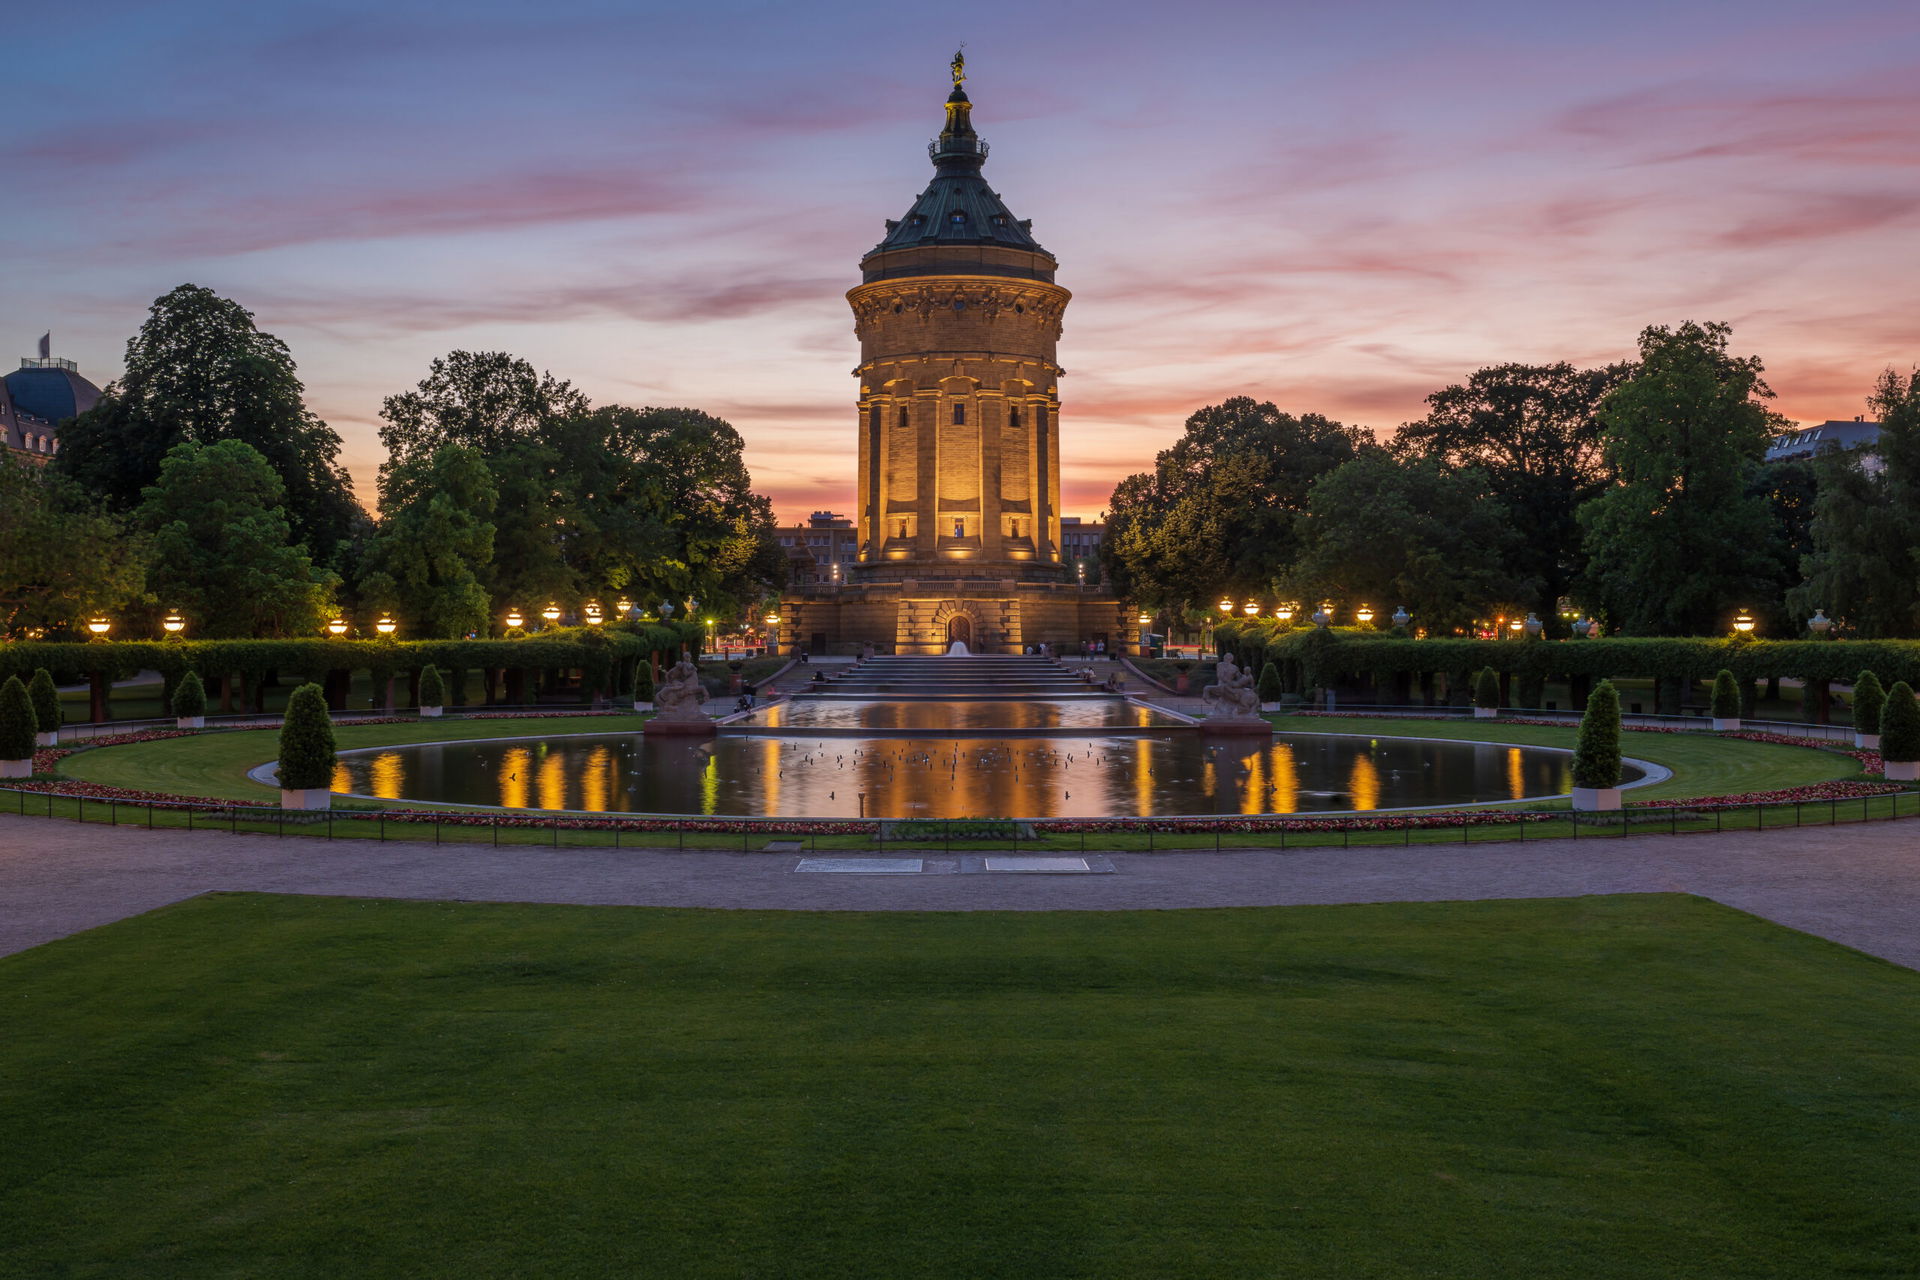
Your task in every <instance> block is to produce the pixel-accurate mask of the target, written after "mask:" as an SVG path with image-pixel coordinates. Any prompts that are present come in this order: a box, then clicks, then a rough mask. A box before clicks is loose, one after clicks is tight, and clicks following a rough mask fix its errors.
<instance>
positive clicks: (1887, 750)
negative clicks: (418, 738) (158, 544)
mask: <svg viewBox="0 0 1920 1280" xmlns="http://www.w3.org/2000/svg"><path fill="white" fill-rule="evenodd" d="M0 754H4V753H3V752H0ZM1880 758H1881V759H1882V760H1888V761H1894V762H1898V763H1901V764H1904V763H1906V762H1908V761H1911V760H1920V703H1916V702H1915V701H1914V697H1913V689H1912V687H1911V686H1909V685H1908V684H1907V682H1906V681H1905V680H1902V681H1900V682H1899V683H1897V684H1895V685H1894V686H1893V688H1891V689H1889V690H1887V705H1886V706H1885V707H1884V708H1882V709H1881V712H1880Z"/></svg>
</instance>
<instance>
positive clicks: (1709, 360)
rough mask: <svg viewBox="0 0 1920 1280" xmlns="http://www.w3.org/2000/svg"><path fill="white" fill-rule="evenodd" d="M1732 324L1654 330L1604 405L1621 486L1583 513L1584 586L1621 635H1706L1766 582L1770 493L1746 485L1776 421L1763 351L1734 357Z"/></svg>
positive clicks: (1769, 574) (1772, 564) (1773, 569)
mask: <svg viewBox="0 0 1920 1280" xmlns="http://www.w3.org/2000/svg"><path fill="white" fill-rule="evenodd" d="M1731 332H1732V331H1731V329H1729V328H1728V326H1726V325H1724V324H1706V325H1700V324H1695V323H1693V322H1691V321H1689V322H1687V323H1686V324H1683V325H1681V326H1680V327H1679V328H1678V329H1668V328H1665V327H1662V326H1656V327H1653V328H1649V329H1647V330H1646V331H1645V332H1643V333H1642V334H1641V335H1640V367H1639V369H1638V371H1637V372H1636V373H1635V374H1634V376H1633V377H1631V378H1629V379H1628V380H1627V381H1626V382H1623V383H1622V384H1620V385H1619V386H1618V387H1615V388H1614V389H1613V391H1612V392H1610V393H1609V394H1608V395H1607V398H1606V399H1605V401H1603V402H1602V404H1601V407H1600V421H1601V425H1602V428H1603V436H1602V439H1603V447H1604V449H1605V456H1606V461H1607V464H1608V466H1609V467H1610V469H1611V470H1612V471H1613V473H1614V474H1615V475H1616V476H1617V477H1618V479H1617V481H1616V483H1614V484H1613V485H1612V486H1611V487H1609V488H1608V489H1607V490H1606V491H1605V492H1603V493H1601V494H1600V495H1599V496H1598V497H1596V498H1594V499H1592V500H1591V501H1589V502H1587V503H1586V504H1585V505H1584V506H1582V507H1581V508H1580V510H1579V512H1578V518H1579V521H1580V524H1581V527H1582V528H1583V529H1584V530H1585V535H1586V536H1585V542H1584V546H1585V550H1586V554H1587V567H1586V570H1585V575H1584V579H1583V581H1584V590H1585V591H1586V592H1587V593H1588V594H1590V595H1592V596H1593V597H1596V598H1598V599H1599V600H1600V601H1601V602H1602V604H1603V605H1604V607H1605V608H1606V610H1607V612H1608V613H1609V614H1611V615H1612V617H1613V619H1614V621H1615V622H1616V623H1617V624H1618V625H1620V626H1622V627H1623V628H1624V629H1625V630H1626V631H1628V632H1631V633H1639V634H1651V635H1705V634H1709V633H1711V632H1713V631H1716V630H1718V629H1719V627H1718V623H1719V620H1720V618H1721V615H1722V614H1724V613H1725V612H1726V611H1727V610H1728V609H1731V608H1735V607H1737V606H1738V605H1739V604H1740V603H1741V602H1742V601H1743V600H1747V599H1751V598H1752V597H1754V596H1755V595H1757V594H1760V593H1761V592H1763V591H1764V590H1765V589H1766V586H1767V584H1768V583H1769V582H1770V581H1771V580H1773V579H1774V578H1775V577H1776V575H1777V574H1778V572H1779V564H1778V561H1777V560H1776V559H1775V558H1774V557H1773V555H1772V554H1771V553H1770V549H1769V548H1770V542H1771V539H1770V536H1769V535H1770V532H1771V530H1770V525H1769V519H1768V511H1767V503H1766V499H1765V498H1763V497H1761V496H1759V495H1756V494H1753V493H1750V492H1749V491H1748V479H1749V476H1750V474H1751V471H1752V469H1753V467H1754V466H1755V465H1757V464H1758V462H1759V461H1760V458H1761V455H1762V454H1763V453H1765V451H1766V447H1767V441H1768V439H1769V437H1770V434H1771V431H1772V428H1773V427H1774V426H1775V425H1776V424H1777V422H1778V419H1777V418H1776V417H1775V415H1773V414H1771V413H1770V412H1769V411H1768V409H1767V407H1766V405H1765V404H1764V401H1765V399H1766V398H1768V397H1770V396H1772V394H1773V392H1772V391H1771V390H1769V389H1768V387H1767V385H1766V383H1765V382H1763V381H1762V380H1761V378H1760V373H1761V364H1760V360H1759V358H1758V357H1754V356H1744V357H1741V356H1733V355H1729V354H1728V352H1727V340H1728V337H1729V336H1730V334H1731Z"/></svg>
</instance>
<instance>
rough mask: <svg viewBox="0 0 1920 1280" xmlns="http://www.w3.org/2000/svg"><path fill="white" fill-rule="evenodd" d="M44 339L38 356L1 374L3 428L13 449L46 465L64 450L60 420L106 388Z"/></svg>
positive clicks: (85, 407) (79, 410)
mask: <svg viewBox="0 0 1920 1280" xmlns="http://www.w3.org/2000/svg"><path fill="white" fill-rule="evenodd" d="M51 345H52V344H51V342H50V341H49V339H47V338H42V339H41V340H40V356H39V358H38V359H26V360H22V361H21V362H20V367H19V368H18V369H15V370H14V371H13V372H12V373H10V374H8V375H7V376H6V377H4V378H0V433H4V434H5V437H6V442H7V452H8V453H9V454H10V455H11V456H13V457H17V458H25V459H26V460H27V461H29V462H34V463H39V464H42V465H44V464H45V463H46V461H47V459H49V458H51V457H52V456H53V455H54V454H56V453H58V452H59V451H60V439H59V429H60V424H61V423H62V422H65V421H66V420H67V419H68V418H71V417H74V416H76V415H78V414H82V413H85V412H86V411H87V410H89V409H91V408H93V406H94V404H95V403H96V402H98V401H99V399H100V388H98V387H96V386H94V385H93V384H92V383H91V382H88V381H87V380H86V379H85V378H83V377H81V376H80V366H78V365H76V364H75V363H74V362H73V361H71V360H62V359H59V358H58V357H56V356H53V355H51V354H49V348H50V347H51Z"/></svg>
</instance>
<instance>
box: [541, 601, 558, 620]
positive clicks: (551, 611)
mask: <svg viewBox="0 0 1920 1280" xmlns="http://www.w3.org/2000/svg"><path fill="white" fill-rule="evenodd" d="M540 616H541V617H543V618H545V619H546V620H547V625H548V626H552V625H553V624H554V623H556V622H558V621H560V605H559V603H558V602H557V601H548V602H547V607H546V608H544V609H542V610H541V611H540Z"/></svg>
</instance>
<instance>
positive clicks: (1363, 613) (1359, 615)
mask: <svg viewBox="0 0 1920 1280" xmlns="http://www.w3.org/2000/svg"><path fill="white" fill-rule="evenodd" d="M1353 620H1354V621H1355V622H1358V623H1359V624H1360V625H1361V626H1363V627H1364V626H1366V625H1367V624H1368V623H1369V622H1372V621H1373V606H1372V605H1370V604H1363V605H1361V606H1360V607H1359V608H1358V609H1355V610H1354V611H1353Z"/></svg>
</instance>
